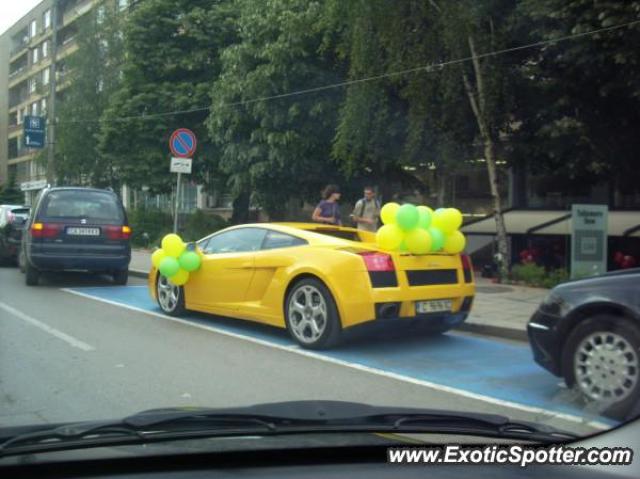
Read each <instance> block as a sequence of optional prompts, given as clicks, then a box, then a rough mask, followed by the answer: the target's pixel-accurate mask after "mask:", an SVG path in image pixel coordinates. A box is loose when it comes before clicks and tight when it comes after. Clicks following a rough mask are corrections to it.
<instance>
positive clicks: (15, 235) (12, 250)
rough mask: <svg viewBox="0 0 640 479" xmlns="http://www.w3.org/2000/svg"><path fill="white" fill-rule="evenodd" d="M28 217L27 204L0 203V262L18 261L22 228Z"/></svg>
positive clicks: (14, 262) (13, 262)
mask: <svg viewBox="0 0 640 479" xmlns="http://www.w3.org/2000/svg"><path fill="white" fill-rule="evenodd" d="M28 218H29V207H28V206H21V205H0V264H2V263H12V264H16V262H17V261H18V253H19V251H20V242H21V240H22V229H23V228H24V225H25V223H26V222H27V219H28Z"/></svg>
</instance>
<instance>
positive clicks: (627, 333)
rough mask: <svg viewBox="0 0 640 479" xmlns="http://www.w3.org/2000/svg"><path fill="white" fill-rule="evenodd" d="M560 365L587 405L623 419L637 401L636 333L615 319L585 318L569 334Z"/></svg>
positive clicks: (639, 336)
mask: <svg viewBox="0 0 640 479" xmlns="http://www.w3.org/2000/svg"><path fill="white" fill-rule="evenodd" d="M562 366H563V373H564V377H565V381H566V382H567V385H568V386H570V387H574V388H576V390H578V391H579V392H580V393H581V395H582V397H583V398H584V399H585V401H586V402H587V403H591V404H594V405H595V406H596V407H597V408H598V409H599V410H600V411H602V412H603V413H605V414H606V415H608V416H611V417H614V418H617V419H624V418H625V416H626V415H627V413H628V411H630V409H631V407H632V406H633V405H634V403H635V402H636V401H638V400H639V399H640V330H639V329H638V328H637V327H636V326H634V325H633V324H631V323H629V322H628V321H626V320H624V319H622V318H619V317H616V316H611V315H607V314H601V315H597V316H594V317H592V318H589V319H587V320H585V321H583V322H582V323H580V324H579V325H578V326H577V327H576V328H575V329H574V330H573V331H572V332H571V334H570V335H569V338H568V339H567V342H566V345H565V347H564V349H563V354H562Z"/></svg>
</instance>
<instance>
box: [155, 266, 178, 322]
mask: <svg viewBox="0 0 640 479" xmlns="http://www.w3.org/2000/svg"><path fill="white" fill-rule="evenodd" d="M156 293H157V296H158V304H159V305H160V309H162V311H163V312H165V313H167V314H170V315H172V316H177V315H179V314H181V313H182V312H183V311H184V297H183V289H182V288H181V287H180V286H176V285H175V284H173V283H172V282H171V281H169V280H168V279H167V278H166V277H165V276H162V275H160V276H159V277H158V282H157V287H156Z"/></svg>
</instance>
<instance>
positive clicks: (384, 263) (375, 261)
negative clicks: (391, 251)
mask: <svg viewBox="0 0 640 479" xmlns="http://www.w3.org/2000/svg"><path fill="white" fill-rule="evenodd" d="M360 256H362V259H363V260H364V264H365V265H366V266H367V271H395V269H396V268H395V266H394V265H393V259H392V258H391V256H390V255H388V254H384V253H375V252H373V251H367V252H364V253H360Z"/></svg>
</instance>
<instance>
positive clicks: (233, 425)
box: [0, 401, 578, 457]
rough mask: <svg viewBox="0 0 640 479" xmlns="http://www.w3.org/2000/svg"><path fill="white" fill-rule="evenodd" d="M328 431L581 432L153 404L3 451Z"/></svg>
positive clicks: (290, 408) (489, 418)
mask: <svg viewBox="0 0 640 479" xmlns="http://www.w3.org/2000/svg"><path fill="white" fill-rule="evenodd" d="M32 429H33V428H32ZM331 432H341V433H348V432H371V433H374V432H396V433H439V434H461V435H474V436H482V437H496V438H502V439H521V440H525V441H535V442H544V443H549V442H559V441H566V440H573V439H576V438H577V437H578V436H576V435H574V434H571V433H568V432H564V431H558V430H556V429H553V428H551V427H548V426H545V425H538V424H535V423H532V422H527V421H513V420H511V419H509V418H507V417H506V416H500V415H494V414H483V413H465V412H454V411H439V410H431V409H417V408H415V409H414V408H392V407H377V406H369V405H366V404H359V403H350V402H342V401H291V402H282V403H272V404H261V405H257V406H249V407H244V408H228V409H208V408H189V409H186V408H173V409H154V410H149V411H144V412H141V413H138V414H135V415H133V416H129V417H127V418H124V419H122V420H118V421H102V422H90V423H75V424H65V425H61V426H57V427H50V426H46V425H43V426H40V427H39V429H38V430H36V431H33V430H32V431H31V432H27V433H23V434H17V435H14V436H13V437H10V438H7V439H5V440H4V442H0V457H1V456H3V455H9V454H19V453H23V452H27V451H30V452H32V451H35V450H37V451H43V450H47V451H49V450H55V449H67V448H76V447H95V446H97V445H105V444H109V445H114V444H118V445H120V444H141V443H147V442H155V441H166V440H177V439H187V438H196V437H215V436H233V435H249V434H250V435H256V434H259V435H270V434H300V433H331ZM0 440H1V439H0Z"/></svg>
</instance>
